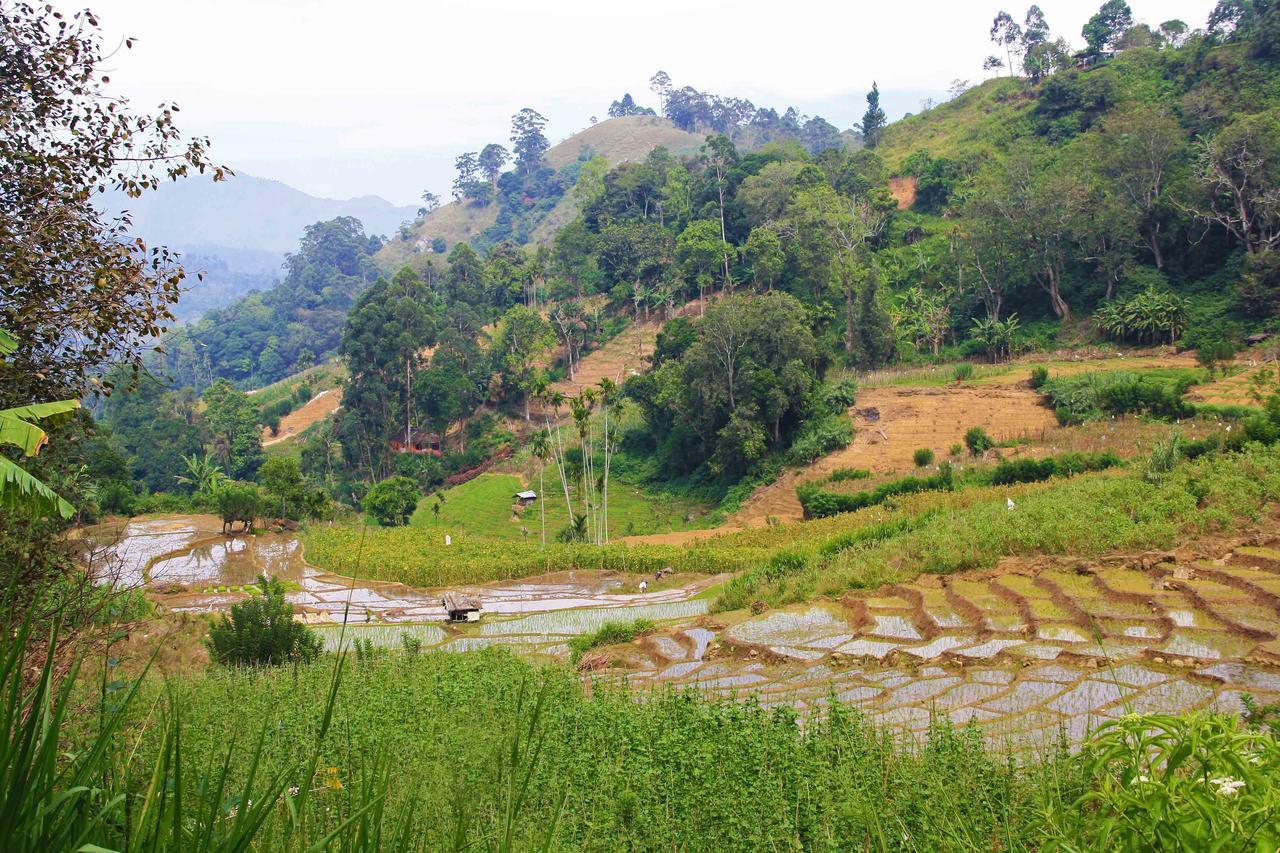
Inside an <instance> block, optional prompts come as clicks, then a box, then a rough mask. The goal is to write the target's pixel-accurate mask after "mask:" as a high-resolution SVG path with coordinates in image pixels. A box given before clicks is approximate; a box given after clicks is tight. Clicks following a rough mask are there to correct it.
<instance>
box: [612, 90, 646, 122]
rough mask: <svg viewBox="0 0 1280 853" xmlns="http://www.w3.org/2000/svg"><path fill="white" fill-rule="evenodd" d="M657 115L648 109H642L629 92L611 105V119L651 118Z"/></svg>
mask: <svg viewBox="0 0 1280 853" xmlns="http://www.w3.org/2000/svg"><path fill="white" fill-rule="evenodd" d="M651 115H657V114H656V113H655V112H654V111H653V110H651V109H649V108H648V107H642V106H640V105H639V104H637V103H636V102H635V99H634V98H632V97H631V93H630V92H627V93H626V94H624V95H623V96H622V97H621V98H620V99H619V100H616V101H614V102H613V103H611V104H609V118H622V117H623V116H651Z"/></svg>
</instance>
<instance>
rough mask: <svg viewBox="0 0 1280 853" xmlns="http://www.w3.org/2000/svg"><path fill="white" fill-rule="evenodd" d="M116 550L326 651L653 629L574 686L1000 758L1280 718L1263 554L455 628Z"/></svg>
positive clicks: (701, 583)
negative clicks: (766, 712)
mask: <svg viewBox="0 0 1280 853" xmlns="http://www.w3.org/2000/svg"><path fill="white" fill-rule="evenodd" d="M218 529H219V530H220V527H219V528H218ZM124 532H125V534H126V535H125V536H124V537H123V538H121V539H120V540H119V541H118V542H116V543H115V544H114V545H112V546H110V547H111V548H113V549H114V553H115V560H114V561H113V562H114V564H115V565H116V566H117V567H118V569H119V576H120V577H122V578H135V579H140V580H141V581H142V582H143V583H149V584H151V586H152V590H153V592H154V593H155V597H156V598H157V599H158V600H159V601H160V602H161V603H162V604H164V605H165V606H167V607H169V608H171V609H173V610H179V611H182V610H186V611H216V610H221V609H224V608H225V607H227V606H228V605H229V604H230V603H232V602H234V601H236V600H241V599H243V598H244V595H243V594H242V593H238V592H224V593H217V594H210V593H208V592H205V591H203V590H204V589H207V586H208V585H209V584H214V585H226V584H231V583H233V582H242V581H243V579H244V577H245V574H246V571H247V569H248V568H249V567H252V568H254V569H255V570H256V569H261V568H263V567H266V568H268V569H269V570H271V569H273V570H275V573H277V574H279V575H280V576H282V577H284V578H285V579H287V580H291V581H292V582H293V583H295V584H296V585H297V587H298V589H297V590H296V591H294V592H290V593H289V598H290V599H291V600H292V601H294V602H295V604H296V605H298V609H299V611H300V616H301V618H303V619H305V620H306V621H308V622H312V623H315V624H316V625H317V627H318V629H319V630H320V631H321V636H322V639H323V640H324V642H325V646H326V648H330V649H336V648H338V644H339V643H340V642H346V643H347V644H348V645H349V644H350V642H352V641H354V640H355V639H361V640H368V641H369V642H370V643H371V644H372V645H374V646H377V647H384V648H392V647H398V646H400V645H402V643H403V639H402V637H403V635H404V634H406V633H408V634H410V635H411V636H413V637H415V638H416V639H417V640H418V641H419V642H420V644H421V646H422V648H423V649H432V650H443V651H468V650H472V649H477V648H483V647H486V646H494V645H500V646H504V647H509V648H512V649H513V650H515V651H517V652H520V653H524V654H530V655H534V656H538V657H543V658H552V659H559V660H565V659H567V658H568V656H569V646H568V641H569V639H571V638H572V637H574V636H576V635H580V634H586V633H590V632H593V631H595V630H597V629H598V628H600V627H601V626H602V625H604V624H605V623H606V622H608V621H631V620H635V619H641V618H643V619H650V620H653V621H654V622H656V623H657V624H658V626H659V627H658V628H657V629H656V630H655V631H654V632H652V633H650V634H649V635H646V636H643V637H641V638H640V639H638V640H637V641H635V642H634V643H631V644H627V645H623V646H617V647H611V648H606V649H602V650H598V651H597V652H595V653H593V657H592V659H591V660H590V661H589V667H588V668H589V669H591V670H593V671H592V672H590V673H589V674H587V675H586V676H584V677H586V678H587V679H588V683H591V682H593V681H594V680H596V679H600V678H605V679H623V680H625V681H626V682H627V683H628V684H630V685H631V686H632V687H634V688H635V689H636V690H639V691H646V690H653V689H662V690H666V689H683V688H687V687H696V688H698V689H700V690H703V691H706V692H710V693H712V694H718V695H723V696H726V697H738V698H742V697H747V696H756V697H758V699H759V701H761V702H762V703H764V704H766V705H768V706H774V705H783V704H785V705H790V706H792V707H794V708H796V709H798V710H799V711H800V712H801V713H802V714H807V713H815V712H821V709H822V707H823V706H824V705H825V704H826V703H827V702H828V701H830V697H832V696H837V697H839V698H840V699H841V700H843V701H845V702H848V703H851V704H854V705H856V706H857V707H858V708H860V709H861V710H862V711H863V712H864V713H866V714H867V715H869V716H870V717H873V718H874V719H875V720H877V721H878V722H880V723H883V724H885V725H887V726H890V727H893V728H896V729H899V730H901V731H905V732H920V731H922V730H923V729H924V728H925V727H926V726H927V725H928V724H929V721H930V720H931V719H932V718H936V717H937V716H939V715H942V716H946V717H948V718H950V719H951V720H953V721H954V722H956V723H961V724H964V723H968V722H970V721H972V722H974V723H977V724H978V725H980V726H982V727H983V729H984V731H985V732H986V733H987V734H988V736H989V737H990V738H992V739H993V740H997V741H1000V742H1001V743H1003V744H1006V745H1009V746H1011V747H1013V748H1035V747H1041V746H1045V745H1047V744H1050V743H1052V742H1055V741H1056V740H1057V739H1058V738H1059V737H1060V736H1061V735H1063V734H1065V735H1066V736H1068V737H1069V738H1070V739H1072V740H1076V739H1078V738H1080V737H1081V736H1083V735H1084V733H1085V732H1086V731H1088V730H1089V729H1090V728H1092V727H1095V726H1097V725H1098V724H1099V723H1101V722H1102V721H1104V720H1106V719H1108V718H1112V717H1115V716H1118V715H1122V714H1125V713H1128V712H1130V711H1161V712H1170V713H1172V712H1179V711H1189V710H1194V709H1199V708H1217V709H1221V710H1224V711H1229V712H1238V711H1239V710H1240V707H1241V696H1242V695H1243V694H1244V693H1251V694H1253V695H1255V696H1256V697H1257V698H1258V699H1259V700H1260V701H1263V702H1277V701H1280V537H1276V536H1254V537H1252V538H1249V539H1242V540H1238V541H1234V542H1231V543H1219V544H1217V545H1214V546H1204V550H1196V549H1195V548H1194V547H1192V546H1185V547H1183V548H1180V549H1179V550H1177V551H1174V552H1168V553H1163V552H1161V553H1154V552H1153V553H1147V554H1140V555H1132V556H1117V557H1111V558H1106V559H1103V560H1100V561H1097V562H1084V561H1081V560H1077V559H1055V558H1039V559H1036V560H1032V561H1026V560H1007V561H1006V562H1005V563H1003V564H1001V566H999V567H997V568H996V569H994V570H991V571H985V572H972V573H963V574H956V575H950V576H938V575H924V576H921V577H920V578H918V579H917V580H915V581H912V582H911V583H908V584H900V585H895V586H888V587H884V588H881V589H876V590H868V591H861V592H857V593H850V594H848V595H846V596H845V597H844V598H843V599H842V600H840V601H820V602H816V603H810V604H807V605H800V606H795V607H790V608H786V609H782V610H775V611H770V612H765V613H760V614H758V615H749V614H721V615H718V616H714V617H713V616H710V615H708V613H707V610H708V608H707V604H708V600H709V598H708V597H707V596H706V595H701V594H700V593H704V592H706V591H707V590H708V589H709V588H710V587H711V586H713V585H714V584H716V583H718V582H721V581H723V580H724V578H723V577H718V578H710V577H708V578H700V579H697V580H695V581H692V582H686V583H683V584H681V585H676V586H670V587H666V588H661V589H656V590H655V591H653V592H645V593H631V592H626V591H623V589H622V587H623V584H624V582H623V581H622V580H621V579H620V578H618V577H616V576H613V575H610V574H606V573H600V572H563V573H560V574H558V575H553V576H546V577H542V578H530V579H526V580H524V581H518V582H506V583H498V584H490V585H480V586H474V587H467V588H465V591H466V592H468V593H470V594H473V595H477V596H479V597H480V598H481V599H482V601H483V606H484V610H485V611H486V616H485V618H484V621H483V622H481V623H480V624H479V625H467V626H454V625H448V624H445V623H443V617H444V613H443V611H442V609H441V607H440V598H439V596H440V593H439V591H428V590H417V589H412V588H409V587H405V586H402V585H398V584H381V583H367V582H355V583H353V582H352V581H351V580H350V579H346V578H341V577H338V576H336V575H328V574H325V573H322V572H320V571H318V570H316V569H314V568H312V567H310V566H308V565H307V564H306V563H305V561H304V560H303V559H302V555H301V551H300V546H299V545H298V543H297V541H296V540H294V539H292V538H291V537H288V536H278V537H271V536H265V537H264V536H257V537H247V538H236V539H230V540H223V539H222V538H221V536H220V533H219V534H217V536H216V537H212V539H213V541H211V530H210V519H208V518H207V517H199V516H194V517H169V518H153V519H140V520H135V521H133V522H130V523H129V525H128V526H127V527H126V528H125V529H124ZM96 535H98V536H104V535H106V533H105V531H97V533H96ZM104 552H105V551H104V549H99V552H98V553H104ZM344 618H345V619H346V620H347V630H348V633H347V635H346V636H345V638H343V637H342V635H341V634H340V633H339V627H340V623H341V622H342V620H343V619H344Z"/></svg>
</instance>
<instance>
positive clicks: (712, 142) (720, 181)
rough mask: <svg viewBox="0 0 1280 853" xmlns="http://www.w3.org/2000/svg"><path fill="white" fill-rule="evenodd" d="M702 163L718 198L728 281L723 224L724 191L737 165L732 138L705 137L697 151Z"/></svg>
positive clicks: (727, 253) (721, 134) (727, 255)
mask: <svg viewBox="0 0 1280 853" xmlns="http://www.w3.org/2000/svg"><path fill="white" fill-rule="evenodd" d="M699 156H700V158H701V159H702V162H703V164H704V165H705V166H706V167H707V169H708V170H709V171H710V173H711V177H712V179H713V180H714V181H715V185H716V193H717V195H718V196H719V198H720V240H721V242H722V243H723V244H724V252H723V255H722V260H723V266H724V282H725V284H728V283H729V248H728V246H729V242H728V239H729V238H728V234H727V232H726V231H725V224H724V193H725V190H726V189H727V188H728V185H729V170H730V169H732V168H733V167H734V166H736V165H738V149H737V148H736V147H734V144H733V142H732V140H730V139H729V137H727V136H725V135H724V134H723V133H717V134H716V135H715V136H709V137H707V141H706V143H705V144H703V146H702V149H701V151H700V153H699Z"/></svg>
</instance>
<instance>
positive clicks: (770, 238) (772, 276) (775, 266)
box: [742, 225, 786, 291]
mask: <svg viewBox="0 0 1280 853" xmlns="http://www.w3.org/2000/svg"><path fill="white" fill-rule="evenodd" d="M742 261H743V263H744V264H746V266H747V268H748V269H749V270H751V276H752V280H753V281H754V282H755V285H756V287H761V286H763V287H764V289H765V290H766V291H769V290H773V286H774V284H776V283H777V281H778V276H780V275H781V274H782V268H783V265H784V264H785V263H786V255H785V254H784V253H783V251H782V240H781V239H780V238H779V237H778V229H777V228H776V227H774V226H772V225H761V226H759V227H757V228H752V229H751V233H750V234H749V235H747V242H746V244H745V245H743V247H742Z"/></svg>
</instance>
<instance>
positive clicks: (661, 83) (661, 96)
mask: <svg viewBox="0 0 1280 853" xmlns="http://www.w3.org/2000/svg"><path fill="white" fill-rule="evenodd" d="M649 89H650V90H651V91H652V92H653V93H654V94H655V95H657V96H658V104H659V106H658V112H660V113H662V114H663V115H666V112H667V99H668V98H670V97H671V75H670V74H668V73H667V72H665V71H659V72H658V73H656V74H654V75H653V76H652V77H650V78H649Z"/></svg>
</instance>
